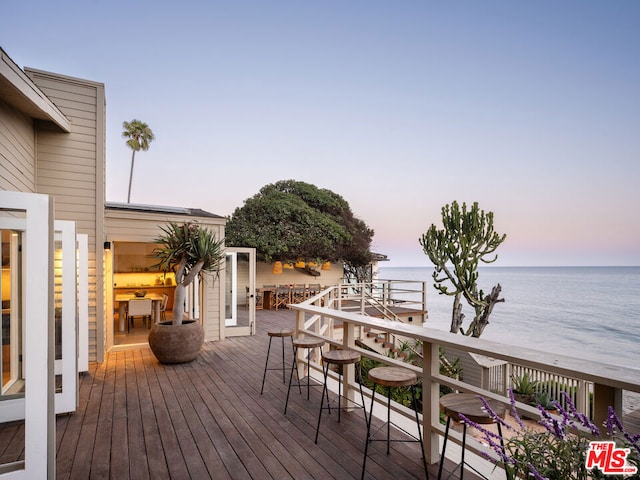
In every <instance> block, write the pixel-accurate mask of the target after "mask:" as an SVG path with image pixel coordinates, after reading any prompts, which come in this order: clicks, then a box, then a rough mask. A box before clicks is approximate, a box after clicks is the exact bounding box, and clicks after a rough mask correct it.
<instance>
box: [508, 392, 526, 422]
mask: <svg viewBox="0 0 640 480" xmlns="http://www.w3.org/2000/svg"><path fill="white" fill-rule="evenodd" d="M509 400H510V402H511V416H512V417H513V418H515V420H516V422H518V425H520V428H521V429H524V423H523V422H522V419H521V418H520V415H519V414H518V409H517V408H516V399H515V397H514V396H513V389H511V388H510V389H509Z"/></svg>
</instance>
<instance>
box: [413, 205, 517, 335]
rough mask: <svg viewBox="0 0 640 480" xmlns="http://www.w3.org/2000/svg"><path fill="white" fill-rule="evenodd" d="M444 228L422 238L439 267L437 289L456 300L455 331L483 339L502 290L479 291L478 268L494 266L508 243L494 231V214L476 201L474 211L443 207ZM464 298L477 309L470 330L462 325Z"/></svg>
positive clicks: (456, 206) (454, 308) (452, 321)
mask: <svg viewBox="0 0 640 480" xmlns="http://www.w3.org/2000/svg"><path fill="white" fill-rule="evenodd" d="M442 224H443V227H444V228H442V229H438V228H437V227H436V226H435V225H433V224H432V225H431V227H430V228H429V230H428V231H427V232H426V233H425V234H423V235H422V237H421V238H420V244H421V245H422V248H423V250H424V253H425V254H426V255H427V256H428V257H429V260H431V262H432V263H433V264H434V265H435V271H434V272H433V279H434V281H435V284H434V287H435V288H436V289H437V290H438V291H439V292H440V293H441V294H444V295H451V296H453V297H454V302H453V311H452V315H451V332H452V333H457V332H461V333H463V334H464V335H470V336H473V337H479V336H480V335H481V334H482V332H483V330H484V328H485V327H486V326H487V325H488V323H489V316H490V315H491V312H492V311H493V307H494V306H495V304H496V303H499V302H504V299H503V298H499V297H500V292H501V290H502V287H501V286H500V284H497V285H496V286H494V287H493V288H492V289H491V293H490V294H488V295H485V293H484V292H483V291H482V289H479V288H478V265H479V262H482V263H493V262H495V261H496V260H497V258H498V256H497V255H496V254H495V251H496V249H497V248H498V247H499V246H500V244H501V243H502V242H503V241H504V240H505V238H506V235H499V234H498V233H496V232H495V231H494V230H493V213H492V212H487V213H486V214H485V212H484V210H480V208H479V207H478V203H477V202H475V203H474V204H473V206H472V207H471V209H467V205H466V204H465V203H463V204H462V208H460V206H459V205H458V202H455V201H454V202H452V203H451V206H449V205H445V206H444V207H442ZM461 297H463V298H464V299H465V300H466V301H467V303H468V304H469V305H470V306H471V307H472V308H473V309H474V311H475V315H474V318H473V320H472V321H471V324H470V325H469V327H468V328H467V329H466V330H464V328H463V327H462V323H463V321H464V314H463V313H462V304H461Z"/></svg>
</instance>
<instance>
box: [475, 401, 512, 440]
mask: <svg viewBox="0 0 640 480" xmlns="http://www.w3.org/2000/svg"><path fill="white" fill-rule="evenodd" d="M478 398H479V399H480V401H481V402H482V404H483V405H484V408H485V409H486V410H487V412H489V415H490V416H491V418H493V420H494V421H496V422H498V423H499V424H500V425H502V426H503V427H505V428H506V429H507V430H511V431H513V432H515V429H514V428H513V427H512V426H511V425H509V424H508V423H507V422H505V421H504V420H503V419H502V418H501V417H500V415H498V414H497V413H496V412H495V411H494V410H493V409H492V408H491V405H489V402H487V401H486V400H485V399H484V398H483V397H481V396H480V395H478Z"/></svg>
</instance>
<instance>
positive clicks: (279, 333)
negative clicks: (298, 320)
mask: <svg viewBox="0 0 640 480" xmlns="http://www.w3.org/2000/svg"><path fill="white" fill-rule="evenodd" d="M294 333H295V332H294V330H293V329H291V328H286V327H283V328H279V329H277V330H269V331H267V335H269V348H268V349H267V360H266V361H265V362H264V374H263V375H262V388H261V389H260V394H262V392H263V391H264V380H265V379H266V378H267V370H280V369H281V368H282V383H284V384H286V383H287V382H286V379H285V369H286V363H285V361H284V339H285V338H287V337H289V338H291V339H292V340H293V334H294ZM274 338H281V339H282V364H281V365H277V366H275V367H269V353H271V340H273V339H274ZM292 348H293V343H292Z"/></svg>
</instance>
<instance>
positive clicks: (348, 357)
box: [315, 350, 367, 443]
mask: <svg viewBox="0 0 640 480" xmlns="http://www.w3.org/2000/svg"><path fill="white" fill-rule="evenodd" d="M325 364H326V366H325ZM330 365H337V366H338V369H339V370H338V422H339V421H340V412H341V411H342V410H343V409H344V410H352V409H355V408H362V410H364V421H365V423H366V422H367V411H366V409H365V407H364V393H362V382H361V378H360V377H361V375H360V354H359V353H358V352H356V351H354V350H329V351H328V352H324V353H323V354H322V369H323V371H324V385H323V388H322V397H321V398H320V413H319V414H318V427H317V428H316V440H315V442H316V443H318V434H319V433H320V420H321V419H322V410H325V409H326V410H329V415H331V402H330V400H329V391H328V390H327V376H328V375H329V366H330ZM345 365H354V366H355V367H356V371H357V373H358V379H357V380H358V385H360V398H362V404H361V405H358V404H357V403H356V402H353V401H352V400H349V399H348V398H345V401H347V402H353V403H354V404H355V406H352V407H349V406H348V405H347V406H344V407H343V406H342V370H343V367H344V366H345ZM325 396H326V399H327V406H326V407H325V406H324V400H325Z"/></svg>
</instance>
